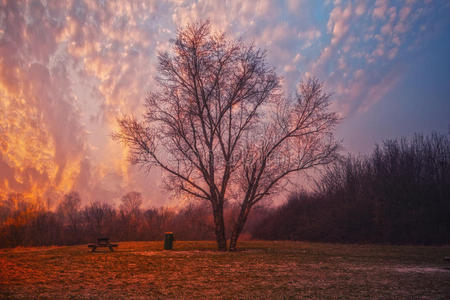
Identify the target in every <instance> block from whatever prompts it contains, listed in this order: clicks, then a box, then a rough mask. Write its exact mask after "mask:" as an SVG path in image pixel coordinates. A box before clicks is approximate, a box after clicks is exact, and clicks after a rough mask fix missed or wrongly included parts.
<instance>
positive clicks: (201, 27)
mask: <svg viewBox="0 0 450 300" xmlns="http://www.w3.org/2000/svg"><path fill="white" fill-rule="evenodd" d="M264 57H265V53H264V52H263V51H261V50H259V49H255V48H254V47H253V46H252V45H246V44H244V43H242V41H234V40H231V39H228V38H227V37H226V35H225V34H223V33H213V32H212V30H211V28H210V25H209V23H208V22H206V23H200V24H192V25H188V26H186V27H185V28H181V29H180V30H179V31H178V33H177V38H176V40H175V42H174V43H173V47H172V49H171V50H170V52H164V53H160V54H159V57H158V58H159V77H158V78H157V80H158V81H157V82H158V87H157V88H156V90H154V91H153V92H151V93H149V95H148V96H147V98H146V113H145V115H144V119H143V121H138V120H136V119H135V118H133V117H124V118H122V119H120V120H119V125H120V132H117V133H115V135H114V136H115V138H117V139H119V140H120V141H121V142H123V143H124V144H126V145H128V147H129V148H130V156H131V157H130V158H131V161H132V162H133V163H136V164H140V165H143V166H145V167H153V166H157V167H160V168H162V169H163V170H164V171H165V172H166V174H167V181H166V182H168V183H169V186H168V187H169V188H170V189H172V190H176V191H179V192H182V193H184V194H186V195H188V196H190V197H193V198H198V199H203V200H205V201H207V202H209V203H210V205H211V208H212V213H213V216H214V226H215V234H216V239H217V243H218V249H219V250H222V251H225V250H226V248H227V247H226V238H225V225H224V214H223V208H224V203H225V202H226V201H236V202H238V203H239V204H240V213H239V215H238V216H237V219H236V223H235V225H234V228H233V230H232V236H231V243H230V250H235V249H236V243H237V240H238V237H239V234H240V233H241V231H242V229H243V227H244V224H245V222H246V220H247V217H248V214H249V213H250V211H251V208H252V207H253V206H254V205H255V204H256V203H258V202H259V201H261V200H262V199H264V198H267V197H269V196H270V195H272V194H274V193H276V192H277V191H279V189H280V188H281V187H282V185H283V183H284V182H285V180H284V179H286V178H287V176H288V175H290V174H292V173H294V172H297V171H301V170H305V169H308V168H311V167H314V166H317V165H322V164H328V163H329V162H331V161H332V160H333V159H334V158H335V156H336V150H337V144H336V143H335V142H334V140H333V138H332V133H331V131H332V130H333V129H334V127H335V125H336V123H337V120H338V118H337V116H336V114H334V113H330V112H328V111H327V107H328V103H329V102H328V101H329V95H328V94H326V93H324V91H323V89H322V85H321V84H320V83H319V82H318V81H317V80H309V81H307V82H305V83H302V84H300V86H299V87H300V88H299V92H298V94H297V95H296V97H293V98H287V97H283V96H282V95H281V92H280V88H279V79H278V77H277V75H276V74H275V72H274V70H273V68H270V67H268V66H267V65H266V63H265V59H264Z"/></svg>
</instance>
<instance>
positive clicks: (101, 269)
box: [0, 242, 450, 299]
mask: <svg viewBox="0 0 450 300" xmlns="http://www.w3.org/2000/svg"><path fill="white" fill-rule="evenodd" d="M239 246H240V247H241V248H240V249H241V251H238V252H235V253H221V252H216V251H215V250H214V249H215V243H213V242H176V243H175V245H174V250H173V251H162V250H161V249H162V242H127V243H125V242H124V243H120V245H119V247H118V248H117V250H116V251H115V252H113V253H110V252H109V250H107V249H106V248H100V251H99V252H96V253H91V252H89V250H88V248H87V246H86V245H80V246H70V247H42V248H15V249H8V250H0V298H1V299H3V298H19V299H20V298H41V299H65V298H85V299H89V298H109V299H116V298H127V299H130V298H131V299H147V298H153V299H154V298H174V299H180V298H208V299H211V298H239V299H255V298H256V299H272V298H277V299H278V298H306V297H310V298H331V299H336V298H345V299H349V298H355V299H361V298H370V299H378V298H381V299H399V298H400V299H412V298H415V299H417V298H422V299H449V298H450V263H448V262H445V261H444V260H443V257H444V256H448V255H450V247H412V246H411V247H410V246H399V247H397V246H376V245H341V244H319V243H303V242H241V243H240V244H239Z"/></svg>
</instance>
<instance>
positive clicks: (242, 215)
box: [230, 205, 250, 251]
mask: <svg viewBox="0 0 450 300" xmlns="http://www.w3.org/2000/svg"><path fill="white" fill-rule="evenodd" d="M249 212H250V207H248V206H247V205H245V206H242V208H241V211H240V212H239V216H238V218H237V220H236V223H235V224H234V227H233V232H232V233H231V239H230V251H236V245H237V241H238V238H239V235H240V234H241V232H242V229H244V225H245V222H246V221H247V216H248V213H249Z"/></svg>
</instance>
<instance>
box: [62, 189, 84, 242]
mask: <svg viewBox="0 0 450 300" xmlns="http://www.w3.org/2000/svg"><path fill="white" fill-rule="evenodd" d="M80 207H81V197H80V195H79V194H78V192H75V191H72V192H70V193H68V194H66V195H64V198H63V200H62V201H61V202H60V203H59V204H58V207H57V212H58V214H59V215H60V217H61V218H62V219H63V224H64V225H65V226H66V227H67V229H68V231H69V232H68V233H69V234H70V237H69V238H70V240H71V241H70V242H71V243H77V242H78V238H79V230H80V228H79V227H80V223H81V220H80V219H81V218H80Z"/></svg>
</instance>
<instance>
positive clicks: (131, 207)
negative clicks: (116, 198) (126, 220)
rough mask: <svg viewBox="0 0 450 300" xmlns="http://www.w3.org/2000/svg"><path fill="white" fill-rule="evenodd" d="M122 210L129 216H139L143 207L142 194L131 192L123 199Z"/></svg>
mask: <svg viewBox="0 0 450 300" xmlns="http://www.w3.org/2000/svg"><path fill="white" fill-rule="evenodd" d="M121 202H122V203H121V204H120V209H121V210H122V211H124V212H125V213H126V214H128V215H131V214H133V215H135V216H136V215H137V214H138V213H139V209H140V207H141V205H142V202H143V201H142V194H141V193H138V192H129V193H127V194H126V195H124V196H123V197H122V199H121Z"/></svg>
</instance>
